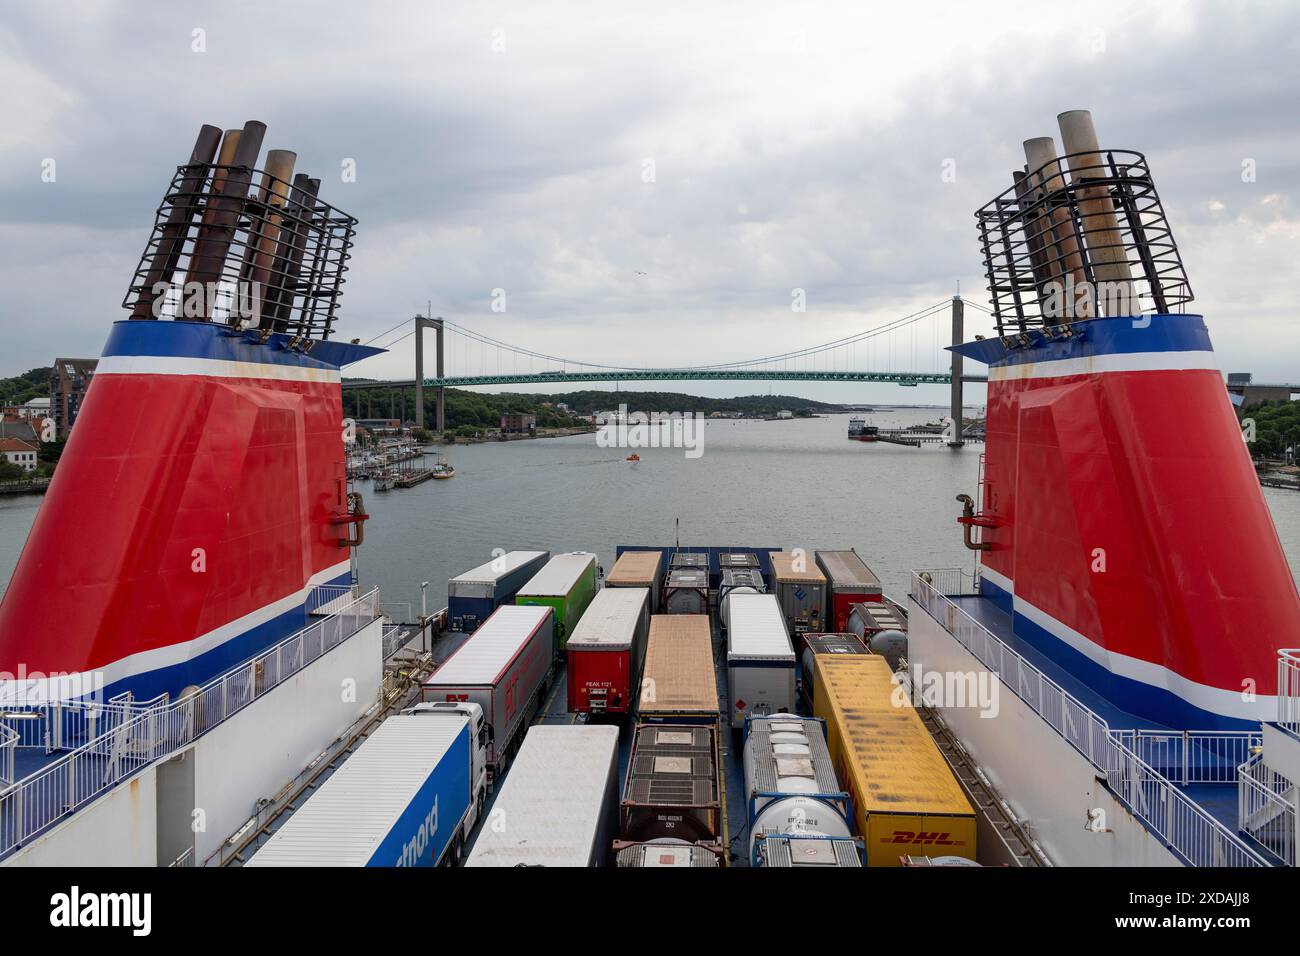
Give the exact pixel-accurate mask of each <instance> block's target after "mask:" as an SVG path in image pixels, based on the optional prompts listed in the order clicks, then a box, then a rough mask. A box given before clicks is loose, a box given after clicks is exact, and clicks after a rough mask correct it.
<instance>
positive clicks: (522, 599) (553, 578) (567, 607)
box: [515, 551, 596, 656]
mask: <svg viewBox="0 0 1300 956" xmlns="http://www.w3.org/2000/svg"><path fill="white" fill-rule="evenodd" d="M595 596H596V556H595V555H594V554H590V553H588V552H586V551H574V552H571V553H569V554H557V555H556V556H555V557H553V558H551V560H550V561H548V562H546V564H545V565H544V566H543V567H542V570H540V571H538V572H537V573H536V574H535V575H533V577H532V580H530V581H529V582H528V583H527V584H525V585H524V586H523V587H521V588H520V589H519V592H518V593H517V594H516V595H515V603H516V604H540V605H544V606H546V607H549V608H551V609H552V610H553V611H554V614H552V618H553V619H554V621H555V653H556V655H557V656H558V655H560V654H563V653H564V648H565V645H566V644H567V643H568V640H569V635H570V634H572V633H573V629H574V628H575V627H577V626H578V621H580V620H581V619H582V613H583V612H584V611H585V610H587V605H588V604H590V603H591V599H592V598H593V597H595Z"/></svg>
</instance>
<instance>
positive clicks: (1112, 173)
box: [975, 149, 1192, 336]
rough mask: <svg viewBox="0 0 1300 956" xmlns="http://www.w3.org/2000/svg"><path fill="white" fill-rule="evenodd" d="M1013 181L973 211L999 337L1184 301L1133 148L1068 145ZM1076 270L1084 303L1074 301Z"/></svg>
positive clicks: (1186, 294) (1154, 198)
mask: <svg viewBox="0 0 1300 956" xmlns="http://www.w3.org/2000/svg"><path fill="white" fill-rule="evenodd" d="M1067 171H1068V172H1067ZM1012 179H1013V183H1012V185H1011V186H1010V187H1008V188H1007V189H1006V191H1004V192H1002V193H1001V194H999V195H998V196H996V197H995V198H994V199H992V200H991V201H990V202H988V203H987V204H986V205H984V206H983V207H981V208H980V209H979V210H978V211H976V213H975V218H976V224H977V228H978V230H979V235H980V245H981V247H982V251H983V256H984V270H985V276H986V278H987V280H988V289H989V296H990V299H991V302H992V306H993V314H994V320H995V323H996V326H997V330H998V334H999V335H1004V336H1005V335H1014V334H1016V333H1018V332H1025V331H1028V330H1029V329H1031V328H1045V327H1051V326H1060V325H1067V324H1069V323H1070V322H1072V321H1074V320H1077V319H1087V318H1092V317H1093V316H1101V315H1108V316H1109V315H1114V314H1122V313H1123V314H1134V315H1137V314H1141V313H1147V312H1180V311H1182V310H1183V307H1184V306H1186V305H1187V303H1189V302H1191V301H1192V288H1191V284H1190V283H1189V282H1188V279H1187V272H1186V270H1185V269H1184V268H1183V261H1182V257H1181V256H1180V254H1179V252H1178V245H1177V243H1176V242H1175V241H1174V237H1173V232H1172V230H1171V229H1170V226H1169V221H1168V219H1167V218H1166V216H1165V212H1164V207H1163V206H1162V205H1161V204H1160V196H1159V194H1158V193H1157V192H1156V187H1155V183H1154V182H1153V181H1152V179H1151V173H1150V170H1149V168H1148V166H1147V161H1146V157H1145V156H1143V155H1142V154H1141V153H1138V152H1134V151H1132V150H1121V149H1111V150H1096V151H1093V150H1089V151H1086V152H1082V153H1067V154H1065V155H1063V156H1058V157H1054V158H1053V159H1052V160H1051V161H1050V162H1047V163H1045V164H1043V165H1042V166H1041V167H1039V168H1038V169H1033V170H1031V169H1025V170H1017V171H1015V172H1014V173H1013V176H1012ZM1105 199H1108V200H1109V202H1104V201H1102V200H1105ZM1063 229H1068V230H1069V233H1068V236H1065V237H1063V235H1062V230H1063ZM1063 238H1064V240H1065V241H1062V240H1063ZM1080 274H1081V275H1082V283H1083V284H1084V285H1086V286H1087V291H1086V293H1085V295H1088V296H1089V297H1090V300H1091V303H1092V304H1091V306H1083V307H1080V308H1077V309H1076V308H1075V305H1076V303H1078V300H1077V299H1075V298H1074V296H1076V295H1078V294H1079V293H1080V292H1084V290H1083V288H1082V287H1081V284H1080V279H1079V278H1078V277H1079V276H1080ZM1129 275H1131V278H1129V277H1128V276H1129ZM1112 286H1113V287H1114V288H1113V289H1112V288H1111V287H1112ZM1116 290H1118V293H1119V294H1118V295H1117V296H1112V293H1113V292H1115V291H1116ZM1117 299H1118V300H1122V301H1119V302H1117ZM1079 304H1080V305H1081V306H1082V303H1079ZM1062 306H1064V308H1062Z"/></svg>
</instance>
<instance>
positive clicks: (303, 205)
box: [263, 173, 320, 332]
mask: <svg viewBox="0 0 1300 956" xmlns="http://www.w3.org/2000/svg"><path fill="white" fill-rule="evenodd" d="M319 190H320V180H319V179H312V178H311V177H310V176H308V175H307V174H306V173H298V175H296V176H294V177H293V190H292V191H291V192H290V193H289V206H288V215H289V222H288V225H287V226H286V227H285V228H283V229H281V230H280V246H279V248H278V249H277V250H276V263H275V271H274V272H273V278H272V279H271V299H270V300H268V301H267V304H266V309H265V310H264V312H263V314H264V315H265V317H266V318H265V320H264V324H266V325H269V326H270V327H271V328H274V329H275V330H276V331H277V332H285V331H288V325H289V317H290V315H292V313H293V303H294V300H295V298H296V297H297V294H298V286H299V281H298V277H299V275H300V274H301V272H302V260H303V255H304V254H305V252H306V249H307V234H308V231H309V229H310V224H311V219H312V216H314V215H315V211H316V194H317V193H318V192H319Z"/></svg>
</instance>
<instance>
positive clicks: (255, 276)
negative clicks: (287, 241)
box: [232, 149, 298, 328]
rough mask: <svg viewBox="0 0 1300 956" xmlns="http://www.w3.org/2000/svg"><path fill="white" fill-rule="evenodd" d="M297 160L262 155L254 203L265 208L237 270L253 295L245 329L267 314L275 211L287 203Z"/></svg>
mask: <svg viewBox="0 0 1300 956" xmlns="http://www.w3.org/2000/svg"><path fill="white" fill-rule="evenodd" d="M297 161H298V154H297V153H295V152H292V151H291V150H287V149H272V150H268V151H267V154H266V168H265V169H264V170H263V171H262V184H261V188H260V189H259V190H258V194H257V200H258V202H260V203H261V204H262V206H263V207H264V208H265V219H264V220H263V221H262V222H261V223H260V225H259V228H257V229H256V230H255V234H251V235H250V236H249V237H248V248H246V249H245V250H244V265H243V268H242V269H241V270H240V277H241V278H243V279H246V280H248V281H249V282H250V283H252V286H253V292H254V309H255V312H254V314H253V316H252V317H251V320H250V322H249V325H248V327H249V328H260V327H261V326H262V325H263V324H264V323H263V319H264V318H265V317H266V316H267V314H268V311H269V310H268V306H269V303H268V301H267V298H268V296H269V295H270V284H269V282H268V280H269V279H270V278H271V276H272V274H273V273H274V272H276V271H278V267H277V266H276V253H277V248H278V245H279V239H280V226H281V222H282V220H283V217H282V216H281V214H280V213H279V212H278V211H277V210H282V209H284V207H285V205H286V204H287V203H288V201H289V177H291V176H292V175H293V166H294V163H296V162H297ZM232 318H233V317H232ZM232 324H233V323H232Z"/></svg>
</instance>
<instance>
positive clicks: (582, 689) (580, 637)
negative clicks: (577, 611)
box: [566, 587, 650, 714]
mask: <svg viewBox="0 0 1300 956" xmlns="http://www.w3.org/2000/svg"><path fill="white" fill-rule="evenodd" d="M649 630H650V589H649V588H630V587H617V588H604V589H602V590H601V591H599V592H598V593H597V594H596V596H595V597H594V598H592V600H591V603H590V604H589V605H587V610H586V612H585V613H584V614H583V615H582V620H581V621H579V622H578V626H577V627H576V628H574V629H573V633H571V634H570V635H569V641H568V644H567V646H566V653H567V655H568V658H569V711H570V713H574V714H583V713H587V714H626V713H628V712H629V711H630V710H632V709H633V707H634V706H635V705H636V700H637V691H638V690H639V689H640V686H641V668H642V665H643V664H644V663H645V646H646V636H647V634H648V633H649Z"/></svg>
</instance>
